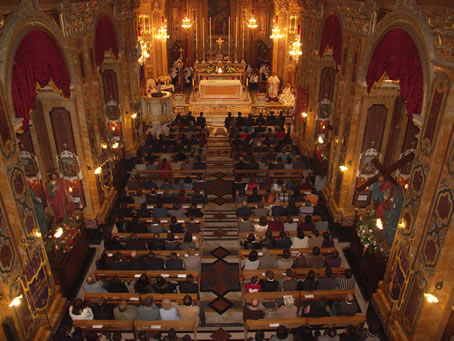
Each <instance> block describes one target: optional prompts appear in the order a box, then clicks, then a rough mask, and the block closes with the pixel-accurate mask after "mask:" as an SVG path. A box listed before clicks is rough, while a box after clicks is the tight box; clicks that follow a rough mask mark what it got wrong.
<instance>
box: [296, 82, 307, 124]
mask: <svg viewBox="0 0 454 341" xmlns="http://www.w3.org/2000/svg"><path fill="white" fill-rule="evenodd" d="M306 111H307V91H306V90H304V89H303V88H298V89H297V90H296V100H295V119H296V120H302V119H303V116H302V115H301V114H302V113H303V112H306Z"/></svg>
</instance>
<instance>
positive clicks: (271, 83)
mask: <svg viewBox="0 0 454 341" xmlns="http://www.w3.org/2000/svg"><path fill="white" fill-rule="evenodd" d="M280 84H281V81H280V80H279V77H278V76H277V75H276V73H275V72H273V73H272V74H271V76H270V78H268V89H267V90H268V98H269V100H270V101H275V102H276V101H278V100H279V85H280Z"/></svg>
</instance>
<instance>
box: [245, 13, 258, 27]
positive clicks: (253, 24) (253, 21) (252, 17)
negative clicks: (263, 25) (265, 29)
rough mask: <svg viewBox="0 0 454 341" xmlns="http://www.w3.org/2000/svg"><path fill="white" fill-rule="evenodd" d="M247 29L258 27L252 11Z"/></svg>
mask: <svg viewBox="0 0 454 341" xmlns="http://www.w3.org/2000/svg"><path fill="white" fill-rule="evenodd" d="M247 27H249V28H251V29H254V28H257V27H258V25H257V19H255V16H254V10H252V13H251V17H250V18H249V21H248V24H247Z"/></svg>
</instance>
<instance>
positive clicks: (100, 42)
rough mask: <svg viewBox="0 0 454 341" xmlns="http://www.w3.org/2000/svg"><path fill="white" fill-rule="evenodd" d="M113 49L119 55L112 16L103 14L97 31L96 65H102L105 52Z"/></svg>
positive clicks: (116, 55)
mask: <svg viewBox="0 0 454 341" xmlns="http://www.w3.org/2000/svg"><path fill="white" fill-rule="evenodd" d="M109 50H111V51H112V53H113V54H114V55H115V57H116V58H117V57H118V43H117V38H116V36H115V30H114V27H113V25H112V21H110V18H109V17H107V16H105V15H103V16H101V17H100V18H99V20H98V24H97V25H96V33H95V56H96V57H95V58H96V65H97V66H101V64H102V62H103V61H104V53H106V51H109Z"/></svg>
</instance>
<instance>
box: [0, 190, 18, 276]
mask: <svg viewBox="0 0 454 341" xmlns="http://www.w3.org/2000/svg"><path fill="white" fill-rule="evenodd" d="M15 262H16V253H15V251H14V245H13V241H12V237H11V233H10V223H9V221H8V217H7V216H6V210H5V207H4V204H3V198H2V196H1V194H0V273H1V274H2V278H3V280H4V282H5V284H6V283H7V282H8V280H9V276H10V273H11V270H12V269H13V268H14V264H15Z"/></svg>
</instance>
